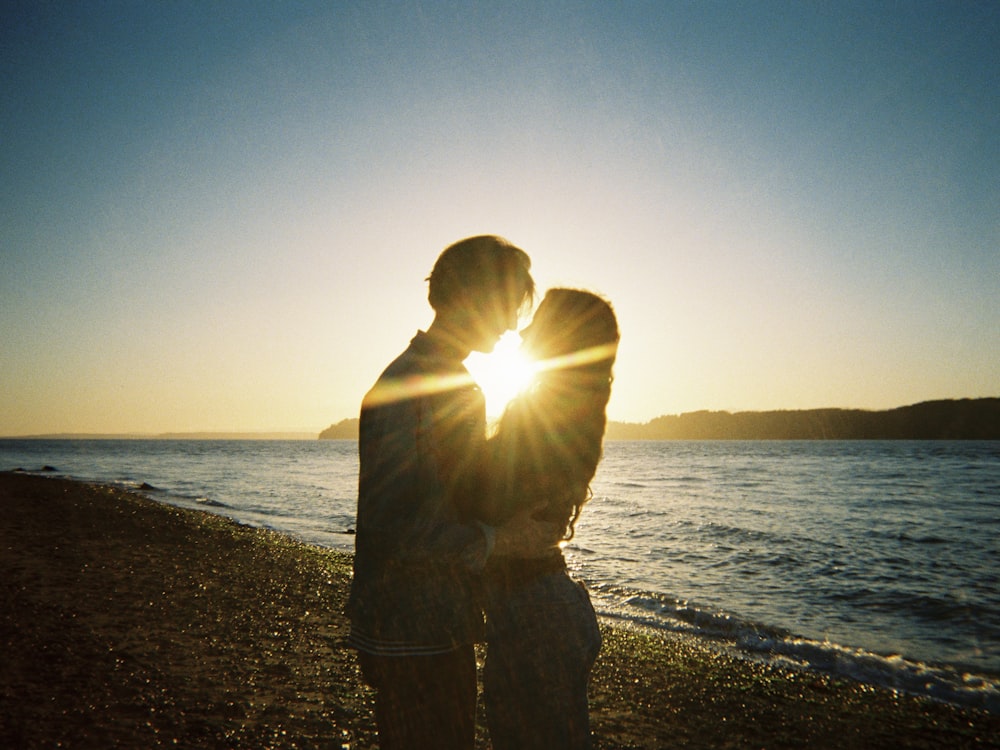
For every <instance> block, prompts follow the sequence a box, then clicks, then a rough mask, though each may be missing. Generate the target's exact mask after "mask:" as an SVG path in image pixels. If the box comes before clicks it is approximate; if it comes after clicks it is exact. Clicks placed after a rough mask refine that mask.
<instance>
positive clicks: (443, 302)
mask: <svg viewBox="0 0 1000 750" xmlns="http://www.w3.org/2000/svg"><path fill="white" fill-rule="evenodd" d="M427 281H428V282H429V289H428V293H427V299H428V301H429V302H430V304H431V307H432V308H434V310H435V311H438V310H441V309H447V308H449V307H451V306H452V305H454V304H456V303H461V302H462V301H464V300H469V299H480V300H499V301H502V302H503V304H504V305H505V307H507V308H508V310H509V311H510V312H523V311H525V309H526V308H528V307H530V304H531V302H532V301H533V300H534V296H535V282H534V280H533V279H532V278H531V259H530V258H529V257H528V254H527V253H526V252H524V250H522V249H521V248H519V247H516V246H515V245H512V244H511V243H510V242H508V241H507V240H505V239H504V238H503V237H497V236H496V235H492V234H484V235H479V236H478V237H468V238H466V239H464V240H459V241H458V242H456V243H455V244H453V245H449V246H448V247H446V248H445V249H444V251H443V252H442V253H441V255H439V256H438V259H437V261H436V262H435V263H434V268H433V269H432V270H431V275H430V276H429V277H428V278H427Z"/></svg>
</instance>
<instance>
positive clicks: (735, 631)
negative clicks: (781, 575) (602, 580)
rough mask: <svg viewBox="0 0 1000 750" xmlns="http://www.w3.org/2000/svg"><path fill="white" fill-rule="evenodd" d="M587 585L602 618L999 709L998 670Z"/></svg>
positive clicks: (783, 662)
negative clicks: (816, 636)
mask: <svg viewBox="0 0 1000 750" xmlns="http://www.w3.org/2000/svg"><path fill="white" fill-rule="evenodd" d="M591 591H592V593H593V594H594V604H595V608H596V609H597V611H598V612H599V614H601V615H602V616H603V617H605V618H609V619H613V620H619V621H623V622H627V623H629V624H631V625H638V626H640V627H645V628H649V629H652V630H656V631H668V632H675V633H681V634H686V635H692V636H697V637H699V638H701V639H705V640H707V641H709V642H712V643H715V644H716V645H717V646H719V647H728V648H730V649H733V650H735V652H736V653H737V654H740V655H742V656H744V657H746V658H752V659H755V660H759V661H763V662H767V663H773V664H775V665H776V666H786V667H793V668H805V669H813V670H817V671H820V672H824V673H827V674H831V675H834V676H838V677H847V678H850V679H853V680H857V681H859V682H864V683H867V684H875V685H880V686H882V687H886V688H890V689H893V690H898V691H901V692H905V693H910V694H914V695H922V696H925V697H928V698H933V699H936V700H941V701H945V702H948V703H954V704H958V705H962V706H967V707H970V708H977V709H981V710H985V711H989V712H991V713H997V714H1000V676H989V675H982V674H974V673H971V672H963V671H960V670H959V669H956V668H954V667H952V666H948V665H933V664H926V663H923V662H919V661H915V660H911V659H907V658H905V657H903V656H901V655H899V654H877V653H874V652H872V651H866V650H864V649H859V648H852V647H849V646H844V645H841V644H838V643H833V642H830V641H817V640H811V639H808V638H802V637H800V636H797V635H795V634H793V633H791V632H789V631H786V630H783V629H781V628H774V627H768V626H766V625H762V624H760V623H755V622H752V621H749V620H744V619H741V618H739V617H736V616H734V615H732V614H729V613H726V612H721V611H716V610H711V609H708V608H704V607H700V606H697V605H695V604H692V603H690V602H686V601H681V600H678V599H671V598H669V597H666V596H662V595H657V594H649V593H643V594H637V593H635V592H631V591H628V590H627V589H622V588H619V587H614V586H597V587H592V588H591Z"/></svg>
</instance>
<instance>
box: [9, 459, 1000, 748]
mask: <svg viewBox="0 0 1000 750" xmlns="http://www.w3.org/2000/svg"><path fill="white" fill-rule="evenodd" d="M350 562H351V561H350V556H349V555H347V554H345V553H343V552H338V551H335V550H330V549H323V548H319V547H315V546H311V545H307V544H303V543H301V542H298V541H295V540H293V539H291V538H290V537H287V536H285V535H282V534H279V533H276V532H273V531H266V530H263V529H255V528H250V527H247V526H242V525H239V524H237V523H235V522H233V521H231V520H228V519H225V518H223V517H220V516H217V515H212V514H209V513H206V512H200V511H192V510H185V509H180V508H176V507H171V506H167V505H163V504H160V503H157V502H155V501H152V500H149V499H147V498H145V497H143V496H141V495H138V494H134V493H130V492H128V491H125V490H122V489H118V488H113V487H108V486H102V485H92V484H86V483H81V482H74V481H69V480H65V479H55V478H47V477H42V476H36V475H29V474H24V473H20V472H8V473H2V474H0V650H2V652H3V654H4V657H3V659H2V660H0V746H2V747H9V748H25V749H28V748H54V747H64V748H107V747H120V748H133V747H135V748H138V747H143V748H158V747H184V748H374V747H377V746H378V744H377V735H376V732H375V726H374V719H373V712H372V707H373V702H372V694H371V691H370V690H369V689H368V688H367V687H366V686H365V685H364V684H363V682H362V681H361V679H360V674H359V671H358V667H357V663H356V659H355V656H354V653H353V652H352V651H351V650H349V649H347V648H345V647H344V645H343V643H344V640H345V638H346V636H347V622H346V620H345V618H344V616H343V614H342V612H343V604H344V599H345V596H346V592H347V587H348V583H349V579H350ZM603 632H604V638H605V645H604V649H603V650H602V653H601V655H600V657H599V658H598V662H597V665H596V667H595V671H594V675H593V681H592V684H591V722H592V728H593V732H594V740H595V746H596V747H597V748H608V749H612V748H616V749H617V748H666V747H686V748H801V747H811V748H841V747H851V748H938V747H940V748H945V747H947V748H1000V716H997V715H994V714H989V713H986V712H983V711H978V710H975V709H968V708H960V707H956V706H953V705H950V704H947V703H941V702H937V701H933V700H930V699H927V698H920V697H915V696H910V695H907V694H903V693H899V692H896V691H892V690H889V689H883V688H877V687H872V686H870V685H864V684H861V683H857V682H854V681H851V680H847V679H841V678H833V677H830V676H828V675H824V674H822V673H818V672H813V671H809V670H800V669H792V668H782V667H778V666H774V665H764V664H759V663H755V662H752V661H748V660H746V659H741V658H739V657H737V656H734V655H731V654H727V653H725V652H722V651H719V650H718V649H716V648H713V647H712V646H711V645H710V644H706V643H703V642H701V641H699V640H698V639H696V638H690V637H682V636H679V635H677V634H671V633H653V632H646V631H641V630H638V629H635V628H631V627H624V626H621V625H620V624H616V623H613V622H607V623H604V624H603ZM482 716H483V714H482V711H481V712H480V717H481V719H480V722H479V728H478V733H477V747H479V748H488V747H489V746H490V745H489V733H488V729H487V727H486V726H485V721H484V720H483V719H482Z"/></svg>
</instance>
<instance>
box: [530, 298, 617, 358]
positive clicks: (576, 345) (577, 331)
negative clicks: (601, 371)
mask: <svg viewBox="0 0 1000 750" xmlns="http://www.w3.org/2000/svg"><path fill="white" fill-rule="evenodd" d="M618 338H619V333H618V320H617V319H616V317H615V313H614V310H612V308H611V305H610V303H608V301H607V300H605V299H603V298H601V297H599V296H598V295H596V294H594V293H592V292H585V291H582V290H580V289H564V288H556V289H550V290H549V291H548V292H546V293H545V298H544V299H543V300H542V303H541V304H540V305H539V306H538V310H537V311H536V312H535V317H534V318H533V319H532V321H531V324H530V325H529V326H527V327H526V328H525V329H524V330H523V331H521V340H522V342H523V344H522V346H523V348H524V350H525V352H526V353H527V354H528V355H530V356H531V357H532V358H533V359H535V360H537V361H539V362H541V363H542V366H543V369H547V370H568V369H573V368H577V367H598V368H605V369H609V370H610V368H611V366H612V365H613V364H614V361H615V355H616V353H617V349H618Z"/></svg>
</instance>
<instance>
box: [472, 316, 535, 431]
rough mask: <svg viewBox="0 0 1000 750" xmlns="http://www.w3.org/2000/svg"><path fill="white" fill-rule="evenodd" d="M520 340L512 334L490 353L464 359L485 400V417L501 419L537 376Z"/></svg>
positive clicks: (474, 353) (504, 338) (501, 340)
mask: <svg viewBox="0 0 1000 750" xmlns="http://www.w3.org/2000/svg"><path fill="white" fill-rule="evenodd" d="M520 346H521V337H520V336H519V335H518V334H517V333H515V332H514V331H509V332H507V333H506V334H504V336H503V337H502V338H501V339H500V341H499V342H498V343H497V345H496V347H495V348H494V349H493V351H492V353H490V354H480V353H478V352H473V353H472V354H470V355H469V358H468V359H467V360H465V365H466V367H468V368H469V372H470V373H472V377H473V379H474V380H475V381H476V383H478V385H479V387H480V388H481V389H482V391H483V395H484V396H485V397H486V414H487V415H488V416H490V417H498V416H500V414H502V413H503V410H504V407H506V406H507V403H508V402H509V401H510V400H511V399H512V398H514V397H515V396H516V395H517V394H518V393H520V392H521V390H523V389H524V387H525V386H527V385H528V383H530V382H531V378H532V376H533V375H534V374H535V365H534V363H533V362H532V361H531V360H530V359H528V358H527V357H525V356H524V355H523V354H521V352H520Z"/></svg>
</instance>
